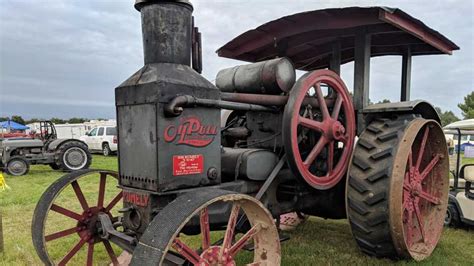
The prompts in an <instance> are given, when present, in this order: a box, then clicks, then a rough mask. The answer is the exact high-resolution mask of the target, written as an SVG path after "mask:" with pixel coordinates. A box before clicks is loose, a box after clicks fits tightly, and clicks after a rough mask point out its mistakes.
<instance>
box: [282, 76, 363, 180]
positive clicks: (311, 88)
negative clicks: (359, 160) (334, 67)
mask: <svg viewBox="0 0 474 266" xmlns="http://www.w3.org/2000/svg"><path fill="white" fill-rule="evenodd" d="M323 89H325V91H326V93H323ZM311 98H314V99H316V100H317V101H308V100H311ZM282 131H283V142H284V147H285V151H286V153H287V155H288V156H287V158H288V164H289V165H290V168H291V170H292V171H293V172H294V173H295V175H297V176H300V177H302V178H303V179H304V180H305V181H306V182H307V183H308V184H309V185H311V186H312V187H314V188H317V189H329V188H331V187H334V186H335V185H336V184H337V183H338V182H339V181H340V180H341V178H342V177H343V176H344V174H345V173H346V170H347V165H348V163H349V159H350V155H351V153H352V149H353V146H354V138H355V114H354V107H353V105H352V100H351V97H350V95H349V92H348V90H347V88H346V86H345V84H344V82H343V81H342V80H341V78H340V77H339V76H338V75H337V74H336V73H334V72H332V71H329V70H317V71H313V72H309V73H307V74H305V75H304V76H302V77H301V78H300V79H299V80H298V82H297V83H296V84H295V86H294V87H293V89H292V90H291V92H290V97H289V99H288V103H287V105H286V106H285V111H284V115H283V129H282Z"/></svg>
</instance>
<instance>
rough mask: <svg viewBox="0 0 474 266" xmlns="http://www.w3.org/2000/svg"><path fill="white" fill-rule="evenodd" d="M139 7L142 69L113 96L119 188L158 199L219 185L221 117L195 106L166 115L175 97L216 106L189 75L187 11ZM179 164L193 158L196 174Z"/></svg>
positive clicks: (185, 7)
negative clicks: (157, 195) (151, 194)
mask: <svg viewBox="0 0 474 266" xmlns="http://www.w3.org/2000/svg"><path fill="white" fill-rule="evenodd" d="M136 7H137V9H138V10H139V11H140V12H141V16H142V31H143V46H144V55H145V66H144V67H143V68H142V69H140V70H139V71H138V72H137V73H135V74H134V75H132V76H131V77H130V78H129V79H127V80H126V81H125V82H124V83H122V84H121V85H120V86H119V87H117V88H116V90H115V94H116V95H115V96H116V97H115V98H116V107H117V123H118V124H117V127H118V141H119V147H120V148H119V152H118V153H119V173H120V185H122V186H123V187H127V188H137V189H142V190H146V191H150V192H153V191H155V192H163V191H170V190H176V189H180V188H181V189H182V188H189V187H198V186H206V185H213V184H219V183H220V137H219V128H220V110H219V109H217V108H204V107H200V106H196V107H195V108H190V109H185V110H184V111H183V112H182V113H181V114H180V116H179V117H176V118H171V117H168V116H166V115H165V113H164V107H165V105H166V104H168V103H169V102H170V101H171V100H172V99H173V98H175V97H176V94H177V93H180V94H186V95H190V96H193V97H199V98H204V99H208V100H219V91H218V89H217V88H216V87H215V86H214V85H213V84H211V83H210V82H209V81H208V80H206V79H205V78H204V77H202V76H201V75H199V74H198V73H197V72H196V71H195V70H193V69H192V68H191V67H190V64H191V47H192V42H193V40H192V6H191V5H190V4H189V2H183V1H137V5H136ZM183 156H191V157H186V158H198V159H196V160H195V163H196V169H195V170H187V171H184V172H177V171H176V169H178V168H179V166H178V165H177V164H179V163H180V162H181V163H182V161H183V160H184V158H185V157H183ZM193 156H194V157H193ZM180 158H181V159H180ZM211 175H212V176H211Z"/></svg>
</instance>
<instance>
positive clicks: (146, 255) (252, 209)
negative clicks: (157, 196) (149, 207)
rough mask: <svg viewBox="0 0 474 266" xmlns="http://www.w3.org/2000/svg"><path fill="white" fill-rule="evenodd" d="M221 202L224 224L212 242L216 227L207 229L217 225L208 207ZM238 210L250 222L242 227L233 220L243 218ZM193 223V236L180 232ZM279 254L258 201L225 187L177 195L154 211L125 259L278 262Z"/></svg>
mask: <svg viewBox="0 0 474 266" xmlns="http://www.w3.org/2000/svg"><path fill="white" fill-rule="evenodd" d="M222 206H227V208H226V209H228V211H227V212H224V213H222V216H223V217H226V218H227V221H228V222H227V226H225V227H224V228H225V231H224V232H223V233H222V235H223V238H222V239H221V240H219V241H216V242H212V240H211V239H215V237H216V236H218V235H219V233H217V232H216V234H217V235H216V234H211V230H212V229H214V230H216V226H217V227H219V226H218V225H216V221H214V220H213V219H210V218H212V217H213V216H211V215H210V213H212V210H213V209H214V207H215V208H218V209H219V208H220V209H221V210H222ZM244 216H246V219H247V220H248V221H249V223H250V226H248V228H247V229H248V230H242V231H244V232H242V231H240V230H238V226H236V225H237V224H239V221H240V220H241V219H245V217H244ZM214 217H215V216H214ZM221 220H222V219H221ZM194 225H198V228H200V238H199V239H196V238H193V237H189V236H186V235H185V232H188V230H186V229H187V228H188V229H189V228H190V227H193V226H194ZM218 229H220V228H218ZM197 230H199V229H197ZM191 231H192V230H191ZM198 232H199V231H198ZM196 233H197V232H196ZM248 245H251V247H252V248H251V249H252V250H253V252H246V251H244V249H245V247H247V246H248ZM252 253H253V254H252ZM280 254H281V252H280V241H279V237H278V231H277V228H276V226H275V223H274V221H273V218H272V216H271V215H270V213H269V212H268V210H267V209H266V208H265V207H264V206H263V205H262V203H260V202H259V201H258V200H256V199H255V198H253V197H250V196H248V195H243V194H237V193H235V192H231V191H224V190H218V189H213V190H208V189H202V190H200V191H198V192H191V193H189V194H185V195H183V196H181V197H179V198H177V199H176V200H175V201H173V202H172V203H170V204H168V205H167V206H166V207H165V208H164V209H163V210H162V211H160V212H159V213H158V214H157V215H156V216H155V218H154V219H153V221H152V222H151V223H150V224H149V225H148V227H147V229H146V231H145V233H144V234H143V236H142V237H141V238H140V243H139V244H138V246H137V247H136V249H135V250H134V252H133V257H132V262H131V264H130V265H141V266H142V265H237V264H239V265H241V264H243V263H246V264H247V265H275V266H278V265H280ZM252 255H253V256H252Z"/></svg>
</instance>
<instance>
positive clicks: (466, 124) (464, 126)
mask: <svg viewBox="0 0 474 266" xmlns="http://www.w3.org/2000/svg"><path fill="white" fill-rule="evenodd" d="M458 128H459V129H461V130H474V119H466V120H462V121H457V122H454V123H451V124H449V125H447V126H445V127H444V128H443V129H458Z"/></svg>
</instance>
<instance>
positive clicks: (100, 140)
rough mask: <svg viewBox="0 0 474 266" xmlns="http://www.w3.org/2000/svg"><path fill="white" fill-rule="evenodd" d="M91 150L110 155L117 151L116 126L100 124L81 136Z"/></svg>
mask: <svg viewBox="0 0 474 266" xmlns="http://www.w3.org/2000/svg"><path fill="white" fill-rule="evenodd" d="M80 140H82V141H84V142H85V143H86V144H87V146H88V147H89V151H91V152H100V153H102V154H103V155H104V156H109V155H111V154H113V153H116V152H117V128H116V127H115V126H100V127H95V128H93V129H91V130H90V131H89V132H88V133H87V134H86V135H84V136H81V137H80Z"/></svg>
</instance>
